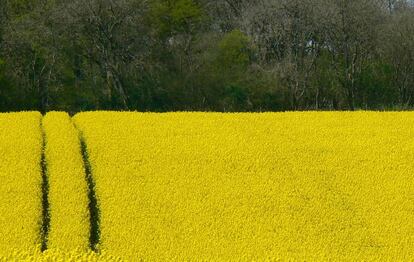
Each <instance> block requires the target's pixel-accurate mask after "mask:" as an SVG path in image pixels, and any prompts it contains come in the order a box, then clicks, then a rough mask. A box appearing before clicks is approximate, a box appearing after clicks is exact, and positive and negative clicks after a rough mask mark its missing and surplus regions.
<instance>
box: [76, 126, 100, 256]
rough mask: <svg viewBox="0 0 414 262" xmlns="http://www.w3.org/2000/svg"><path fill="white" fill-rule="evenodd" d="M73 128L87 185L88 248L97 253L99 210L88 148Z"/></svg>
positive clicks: (83, 139)
mask: <svg viewBox="0 0 414 262" xmlns="http://www.w3.org/2000/svg"><path fill="white" fill-rule="evenodd" d="M73 124H74V126H75V128H76V129H77V130H78V131H79V141H80V146H81V152H82V158H83V163H84V168H85V175H86V182H87V184H88V198H89V206H88V208H89V218H90V235H89V245H90V248H91V249H92V250H93V251H95V252H97V251H98V244H99V242H100V235H101V230H100V210H99V206H98V199H97V196H96V190H95V180H94V178H93V175H92V168H91V163H90V161H89V154H88V148H87V145H86V141H85V138H84V137H83V134H82V131H81V130H80V129H79V128H78V127H77V126H76V124H75V123H73Z"/></svg>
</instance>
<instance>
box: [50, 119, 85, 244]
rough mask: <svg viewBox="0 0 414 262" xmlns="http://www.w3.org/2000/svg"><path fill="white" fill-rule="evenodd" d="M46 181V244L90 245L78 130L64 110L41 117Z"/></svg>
mask: <svg viewBox="0 0 414 262" xmlns="http://www.w3.org/2000/svg"><path fill="white" fill-rule="evenodd" d="M43 129H44V132H45V138H46V149H45V157H46V163H47V176H48V181H49V195H48V197H49V203H50V204H49V205H50V206H49V209H50V211H49V215H50V229H49V233H48V241H47V246H48V248H59V249H60V250H64V251H67V252H69V251H73V250H83V251H87V250H88V249H89V225H90V223H89V211H88V187H87V183H86V178H85V177H86V176H85V171H84V166H83V159H82V155H81V147H80V142H79V133H78V130H77V129H76V128H75V127H74V125H73V123H72V120H71V118H70V117H69V115H68V114H66V113H58V112H51V113H48V114H47V115H46V116H45V117H44V118H43Z"/></svg>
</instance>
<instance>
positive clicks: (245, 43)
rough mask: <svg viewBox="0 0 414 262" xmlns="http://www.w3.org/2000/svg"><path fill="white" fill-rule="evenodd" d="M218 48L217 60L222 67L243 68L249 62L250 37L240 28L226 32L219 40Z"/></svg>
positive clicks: (250, 50)
mask: <svg viewBox="0 0 414 262" xmlns="http://www.w3.org/2000/svg"><path fill="white" fill-rule="evenodd" d="M218 50H219V51H218V55H219V58H218V61H219V63H220V64H221V66H222V67H224V68H233V67H235V68H240V67H241V68H244V67H246V66H247V65H249V63H250V57H251V52H252V49H251V44H250V39H249V37H248V36H247V35H246V34H244V33H243V32H241V31H240V30H234V31H232V32H230V33H228V34H226V35H225V36H224V37H223V39H222V40H221V41H220V43H219V45H218Z"/></svg>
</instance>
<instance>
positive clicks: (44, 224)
mask: <svg viewBox="0 0 414 262" xmlns="http://www.w3.org/2000/svg"><path fill="white" fill-rule="evenodd" d="M40 129H41V132H42V150H41V157H40V170H41V174H42V185H41V187H42V218H41V229H40V240H41V247H40V248H41V251H42V252H43V251H45V250H47V238H48V233H49V228H50V209H49V207H50V203H49V178H48V174H47V163H46V133H45V130H44V128H43V117H42V119H41V122H40Z"/></svg>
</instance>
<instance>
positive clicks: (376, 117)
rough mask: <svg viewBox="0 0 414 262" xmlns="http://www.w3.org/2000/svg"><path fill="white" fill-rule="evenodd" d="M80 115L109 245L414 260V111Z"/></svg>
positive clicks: (237, 255) (149, 252)
mask: <svg viewBox="0 0 414 262" xmlns="http://www.w3.org/2000/svg"><path fill="white" fill-rule="evenodd" d="M74 121H75V123H76V125H77V127H78V128H79V129H80V130H81V132H82V134H83V136H84V138H85V141H86V144H87V148H88V154H89V161H90V163H91V165H92V174H93V177H94V180H95V182H96V187H95V190H96V195H97V198H98V204H99V209H100V222H101V223H100V230H101V238H100V241H101V243H100V250H102V251H105V252H107V253H109V254H112V255H114V256H118V257H122V258H125V259H129V260H133V261H137V260H140V259H144V260H150V261H151V260H161V261H162V260H209V261H217V260H264V259H270V260H272V259H275V260H277V259H281V260H282V261H285V260H297V261H305V260H306V261H326V260H330V261H377V260H380V261H381V260H382V261H409V260H412V259H414V195H413V192H414V179H413V174H414V113H375V112H355V113H346V112H345V113H328V112H326V113H316V112H310V113H265V114H217V113H168V114H153V113H145V114H144V113H116V112H90V113H81V114H78V115H77V116H75V118H74Z"/></svg>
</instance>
